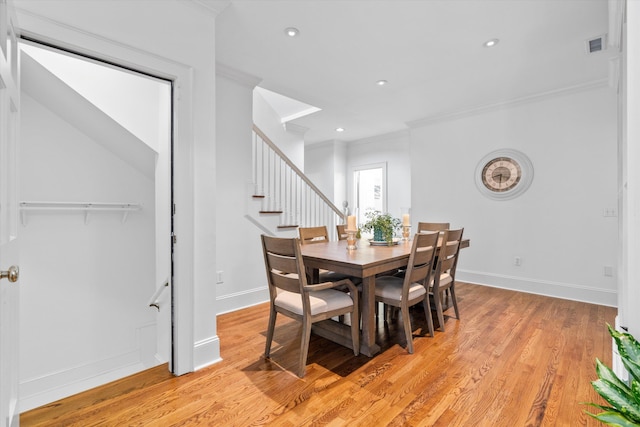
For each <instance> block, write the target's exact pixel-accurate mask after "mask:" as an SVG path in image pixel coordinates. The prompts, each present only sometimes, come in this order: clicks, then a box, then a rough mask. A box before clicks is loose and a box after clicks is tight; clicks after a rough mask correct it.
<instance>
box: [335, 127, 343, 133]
mask: <svg viewBox="0 0 640 427" xmlns="http://www.w3.org/2000/svg"><path fill="white" fill-rule="evenodd" d="M336 132H344V128H336Z"/></svg>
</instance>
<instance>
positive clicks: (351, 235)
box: [345, 230, 358, 251]
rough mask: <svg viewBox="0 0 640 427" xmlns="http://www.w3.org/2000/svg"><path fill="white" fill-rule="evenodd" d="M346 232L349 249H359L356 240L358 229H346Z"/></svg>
mask: <svg viewBox="0 0 640 427" xmlns="http://www.w3.org/2000/svg"><path fill="white" fill-rule="evenodd" d="M345 232H346V233H347V250H349V251H352V250H355V249H358V247H357V246H356V242H357V241H358V240H357V239H356V230H345Z"/></svg>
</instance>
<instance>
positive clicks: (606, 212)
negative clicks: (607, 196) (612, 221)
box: [602, 208, 618, 217]
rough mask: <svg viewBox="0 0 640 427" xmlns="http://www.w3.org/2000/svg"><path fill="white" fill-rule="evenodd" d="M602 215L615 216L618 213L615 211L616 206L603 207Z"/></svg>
mask: <svg viewBox="0 0 640 427" xmlns="http://www.w3.org/2000/svg"><path fill="white" fill-rule="evenodd" d="M602 216H604V217H616V216H618V214H617V213H616V208H604V211H603V212H602Z"/></svg>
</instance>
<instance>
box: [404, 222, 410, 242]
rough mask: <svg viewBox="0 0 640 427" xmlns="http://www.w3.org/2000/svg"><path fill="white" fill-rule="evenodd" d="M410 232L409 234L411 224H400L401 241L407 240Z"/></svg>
mask: <svg viewBox="0 0 640 427" xmlns="http://www.w3.org/2000/svg"><path fill="white" fill-rule="evenodd" d="M410 234H411V226H410V225H403V226H402V241H403V242H408V241H409V236H410Z"/></svg>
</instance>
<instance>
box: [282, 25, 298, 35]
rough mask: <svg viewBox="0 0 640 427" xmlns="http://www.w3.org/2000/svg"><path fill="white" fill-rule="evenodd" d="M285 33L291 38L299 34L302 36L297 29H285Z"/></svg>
mask: <svg viewBox="0 0 640 427" xmlns="http://www.w3.org/2000/svg"><path fill="white" fill-rule="evenodd" d="M284 33H285V34H286V35H288V36H289V37H295V36H297V35H298V34H300V30H298V29H297V28H294V27H289V28H285V29H284Z"/></svg>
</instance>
